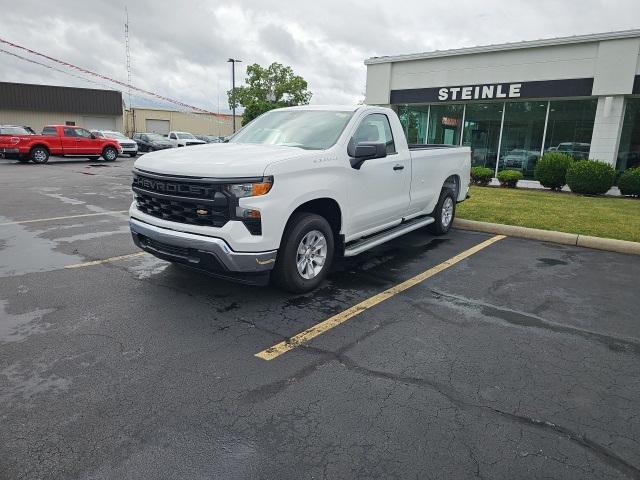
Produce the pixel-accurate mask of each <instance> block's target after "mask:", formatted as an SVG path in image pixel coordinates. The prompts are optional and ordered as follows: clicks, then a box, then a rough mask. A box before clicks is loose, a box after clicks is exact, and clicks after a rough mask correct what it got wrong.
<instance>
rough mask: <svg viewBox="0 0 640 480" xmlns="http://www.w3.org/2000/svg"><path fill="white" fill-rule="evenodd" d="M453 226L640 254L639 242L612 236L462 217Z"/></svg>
mask: <svg viewBox="0 0 640 480" xmlns="http://www.w3.org/2000/svg"><path fill="white" fill-rule="evenodd" d="M453 228H457V229H459V230H474V231H476V232H485V233H496V234H499V235H507V236H509V237H519V238H528V239H530V240H540V241H543V242H552V243H561V244H563V245H574V246H578V247H585V248H594V249H597V250H606V251H608V252H618V253H628V254H631V255H640V243H639V242H629V241H626V240H615V239H613V238H601V237H590V236H589V235H577V234H575V233H564V232H554V231H551V230H540V229H538V228H527V227H516V226H514V225H503V224H501V223H487V222H477V221H475V220H465V219H463V218H456V219H455V220H454V222H453Z"/></svg>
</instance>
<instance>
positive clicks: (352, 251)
mask: <svg viewBox="0 0 640 480" xmlns="http://www.w3.org/2000/svg"><path fill="white" fill-rule="evenodd" d="M433 222H435V220H434V219H433V217H421V218H418V219H415V220H410V221H408V222H404V223H401V224H400V225H398V226H397V227H393V228H392V229H390V230H385V231H384V232H381V233H377V234H375V235H373V236H371V237H368V238H365V239H362V240H358V241H356V242H355V243H352V244H350V245H347V246H346V247H345V249H344V256H345V257H353V256H355V255H358V254H360V253H362V252H364V251H366V250H369V249H370V248H373V247H377V246H378V245H381V244H383V243H385V242H388V241H389V240H392V239H394V238H398V237H401V236H402V235H404V234H405V233H409V232H413V231H414V230H417V229H419V228H422V227H426V226H427V225H430V224H432V223H433Z"/></svg>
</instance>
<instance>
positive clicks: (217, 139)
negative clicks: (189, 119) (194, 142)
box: [194, 135, 222, 143]
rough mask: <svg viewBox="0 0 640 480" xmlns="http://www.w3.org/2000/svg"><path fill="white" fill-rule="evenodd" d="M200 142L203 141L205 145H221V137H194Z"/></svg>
mask: <svg viewBox="0 0 640 480" xmlns="http://www.w3.org/2000/svg"><path fill="white" fill-rule="evenodd" d="M194 137H196V138H197V139H198V140H202V141H203V142H205V143H221V142H222V140H220V137H216V136H215V135H194Z"/></svg>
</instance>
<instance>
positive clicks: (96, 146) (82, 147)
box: [75, 128, 103, 155]
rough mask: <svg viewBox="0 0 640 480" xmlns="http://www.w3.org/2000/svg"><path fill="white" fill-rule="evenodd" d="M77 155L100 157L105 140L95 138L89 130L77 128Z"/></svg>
mask: <svg viewBox="0 0 640 480" xmlns="http://www.w3.org/2000/svg"><path fill="white" fill-rule="evenodd" d="M75 130H76V155H100V154H101V153H102V152H101V150H100V147H101V146H102V142H103V140H102V139H100V138H93V137H94V135H92V134H91V132H90V131H89V130H85V129H84V128H76V129H75Z"/></svg>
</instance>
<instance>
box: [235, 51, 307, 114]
mask: <svg viewBox="0 0 640 480" xmlns="http://www.w3.org/2000/svg"><path fill="white" fill-rule="evenodd" d="M245 83H246V85H245V86H242V87H237V88H236V91H235V95H234V92H233V90H229V91H228V92H227V96H228V97H229V108H233V106H234V104H235V106H236V107H238V106H239V105H242V107H244V113H243V114H242V124H243V125H245V124H246V123H247V122H250V121H251V120H253V119H254V118H256V117H257V116H259V115H262V114H263V113H264V112H268V111H269V110H273V109H274V108H281V107H290V106H293V105H306V104H308V103H309V100H311V95H312V93H311V92H310V91H308V90H307V81H306V80H305V79H304V78H302V77H301V76H299V75H295V74H294V73H293V70H292V69H291V67H286V66H284V65H282V64H280V63H275V62H274V63H272V64H271V65H269V66H268V67H267V68H263V67H261V66H260V65H258V64H257V63H254V64H253V65H249V66H247V78H246V81H245Z"/></svg>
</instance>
